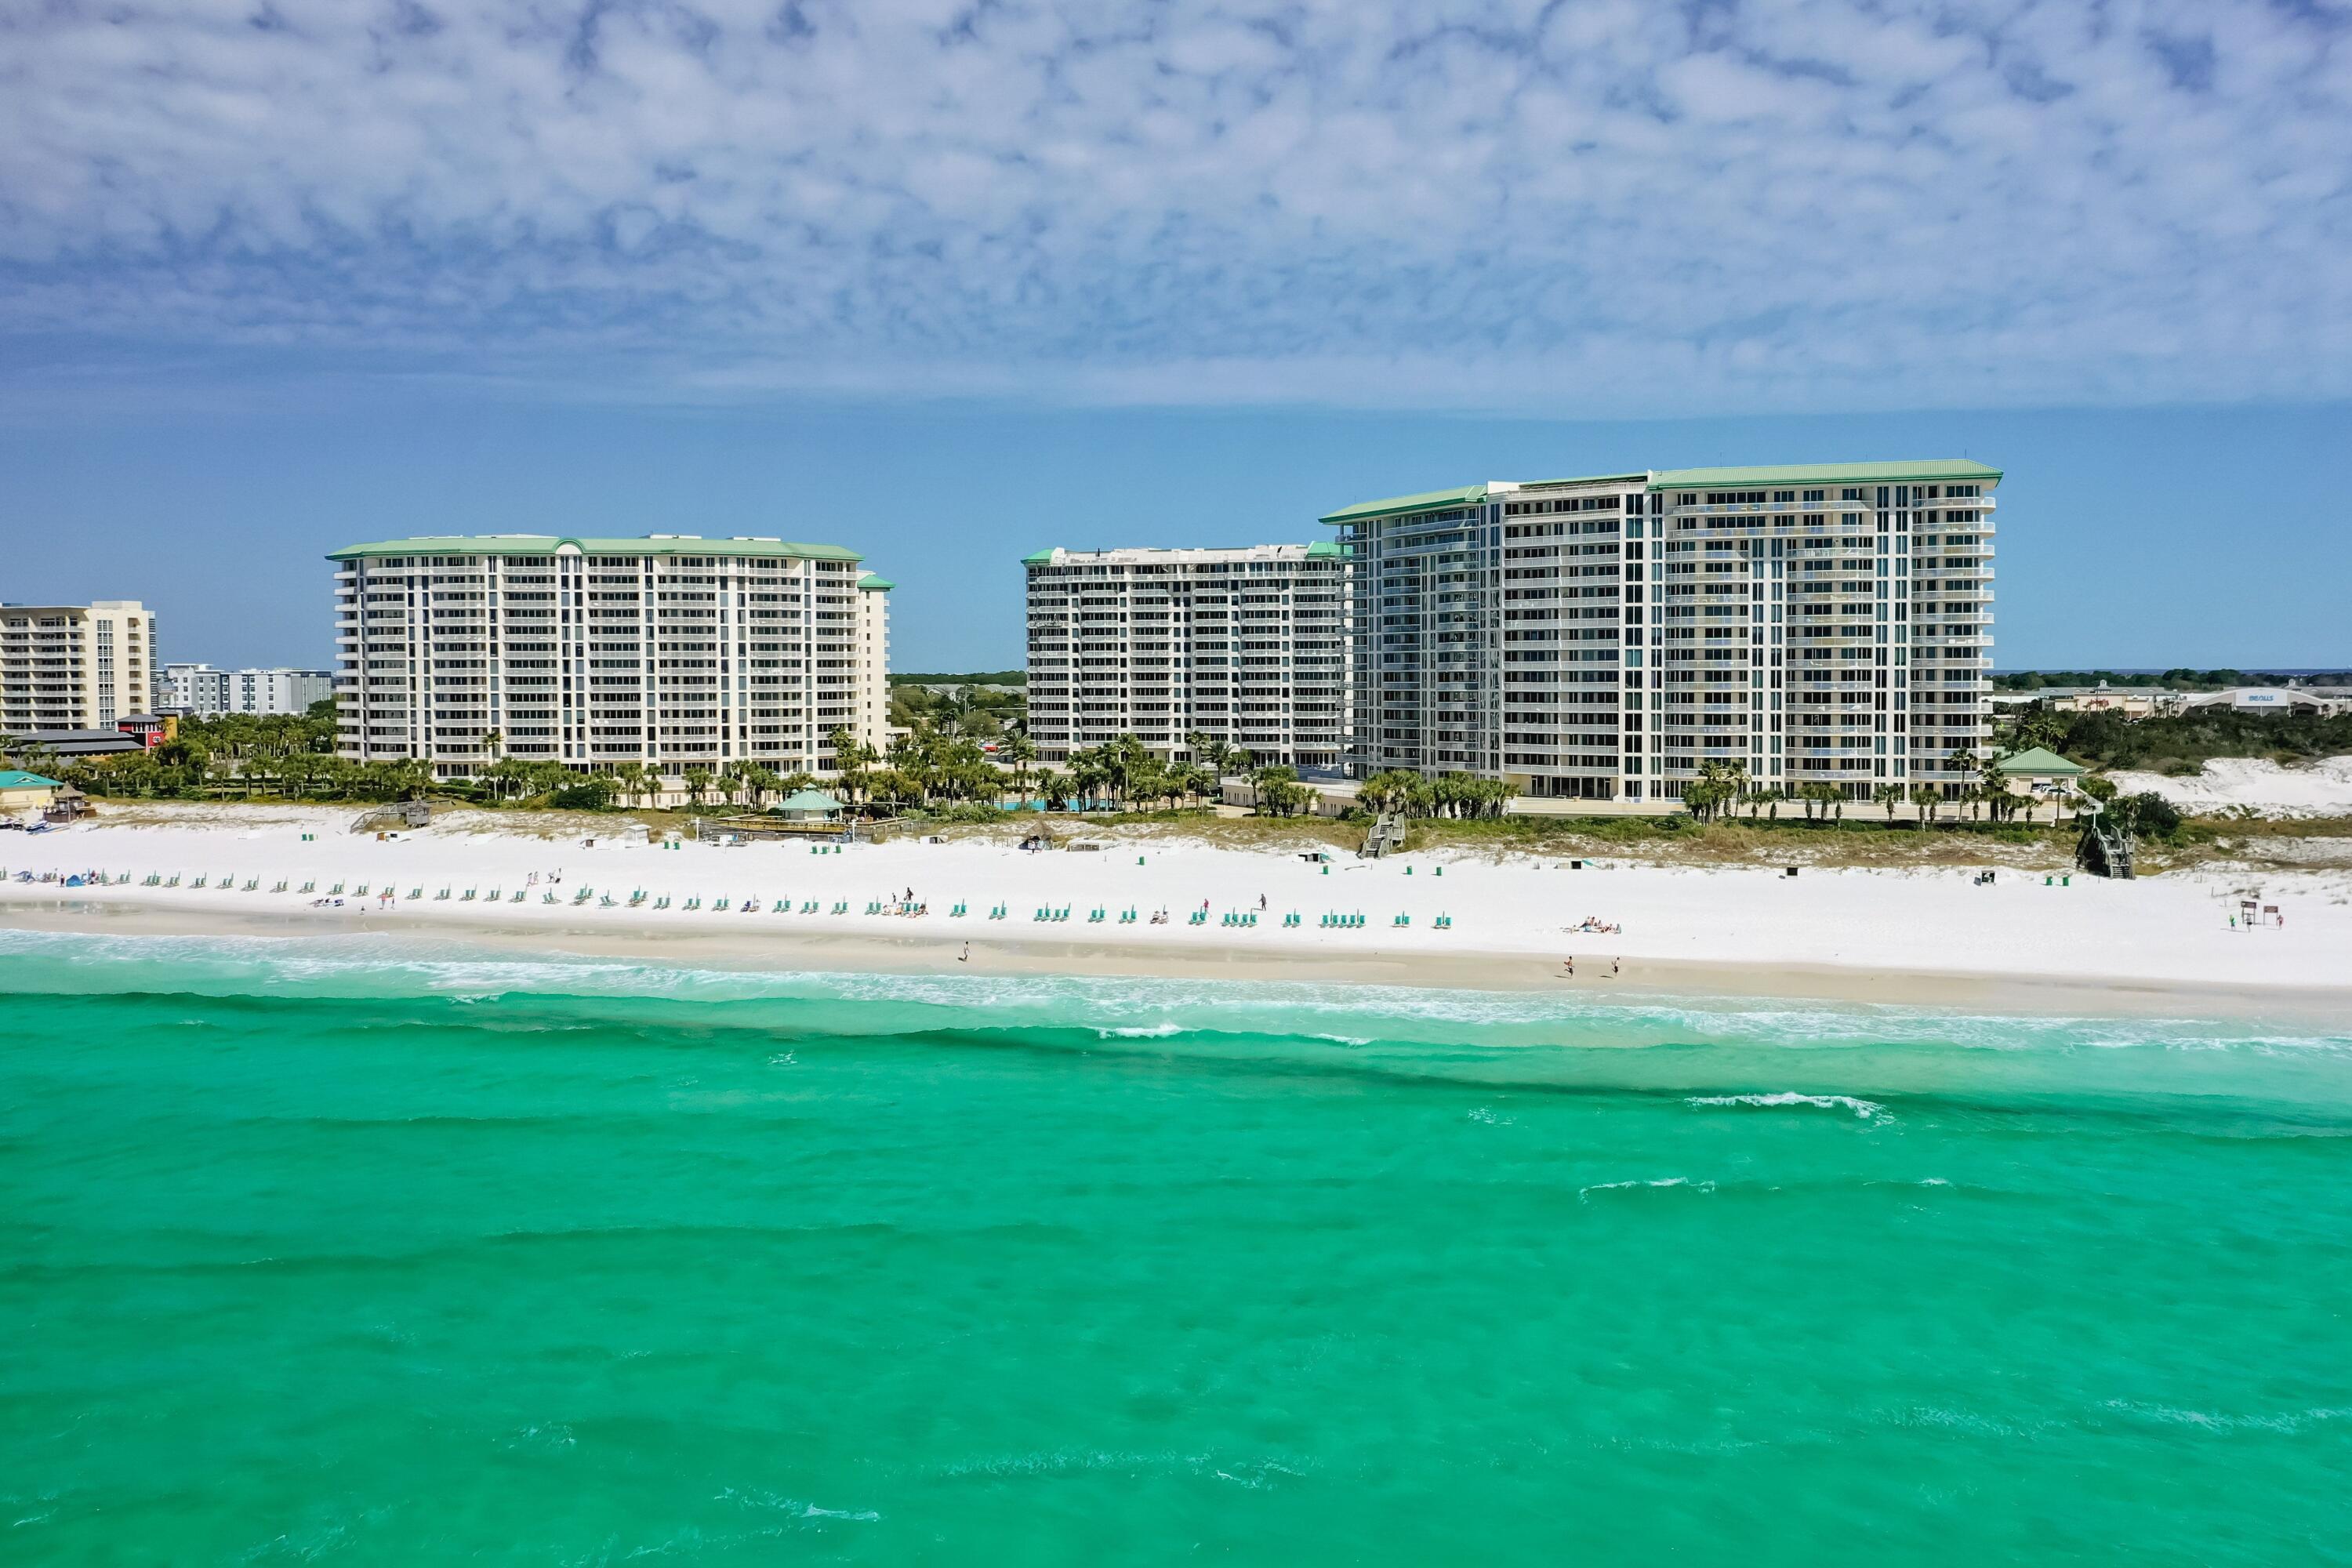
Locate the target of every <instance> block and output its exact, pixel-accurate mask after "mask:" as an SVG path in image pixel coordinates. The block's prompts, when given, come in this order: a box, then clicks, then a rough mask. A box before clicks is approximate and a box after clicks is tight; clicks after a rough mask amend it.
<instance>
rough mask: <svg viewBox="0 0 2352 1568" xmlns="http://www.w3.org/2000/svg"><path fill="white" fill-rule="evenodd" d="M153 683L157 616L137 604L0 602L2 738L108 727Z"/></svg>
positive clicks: (138, 707)
mask: <svg viewBox="0 0 2352 1568" xmlns="http://www.w3.org/2000/svg"><path fill="white" fill-rule="evenodd" d="M154 685H155V616H154V614H153V612H152V611H150V610H149V609H148V608H147V607H146V606H145V605H142V604H140V603H139V602H138V601H137V600H135V599H100V600H98V601H96V602H95V603H93V604H88V605H0V734H10V735H22V734H26V733H30V732H34V731H67V730H97V729H111V728H112V727H113V725H114V721H116V720H118V719H127V718H129V717H130V716H131V715H132V714H134V713H143V712H145V711H146V710H147V707H148V704H149V703H150V702H151V701H152V700H153V696H154V691H153V689H154Z"/></svg>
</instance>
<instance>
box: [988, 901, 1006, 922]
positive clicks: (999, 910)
mask: <svg viewBox="0 0 2352 1568" xmlns="http://www.w3.org/2000/svg"><path fill="white" fill-rule="evenodd" d="M988 918H989V919H990V920H992V921H1001V920H1003V918H1004V906H1003V904H999V905H997V906H996V907H995V908H994V909H992V910H989V911H988Z"/></svg>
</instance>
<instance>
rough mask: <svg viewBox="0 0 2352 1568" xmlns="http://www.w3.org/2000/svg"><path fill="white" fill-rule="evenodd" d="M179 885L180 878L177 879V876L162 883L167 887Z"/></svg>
mask: <svg viewBox="0 0 2352 1568" xmlns="http://www.w3.org/2000/svg"><path fill="white" fill-rule="evenodd" d="M179 885H180V879H179V878H178V877H177V876H174V877H173V879H171V880H170V881H168V882H166V883H164V884H163V886H165V887H167V888H176V887H178V886H179Z"/></svg>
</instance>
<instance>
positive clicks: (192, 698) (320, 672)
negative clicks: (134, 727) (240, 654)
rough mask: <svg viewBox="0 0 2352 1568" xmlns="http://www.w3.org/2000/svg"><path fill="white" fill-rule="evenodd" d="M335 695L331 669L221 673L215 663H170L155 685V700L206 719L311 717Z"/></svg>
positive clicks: (226, 671)
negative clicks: (236, 715) (239, 715)
mask: <svg viewBox="0 0 2352 1568" xmlns="http://www.w3.org/2000/svg"><path fill="white" fill-rule="evenodd" d="M334 694H335V675H334V671H332V670H328V669H285V668H278V669H215V668H213V667H212V666H211V665H209V664H167V665H165V666H164V667H163V679H160V680H158V681H157V682H156V683H155V702H156V705H157V706H158V707H163V708H170V709H173V710H177V711H179V712H182V713H187V714H192V715H194V716H195V717H197V718H200V719H209V718H211V717H213V716H214V715H215V714H218V713H306V712H308V711H310V704H312V703H313V702H323V701H325V700H327V699H328V698H331V697H332V696H333V695H334Z"/></svg>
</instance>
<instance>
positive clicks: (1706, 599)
mask: <svg viewBox="0 0 2352 1568" xmlns="http://www.w3.org/2000/svg"><path fill="white" fill-rule="evenodd" d="M2000 477H2001V476H2000V470H1999V469H1997V468H1986V467H1985V466H1983V465H1982V464H1980V463H1971V462H1963V461H1950V460H1940V461H1922V462H1887V463H1826V464H1814V465H1805V464H1793V465H1788V466H1784V467H1775V468H1683V469H1669V470H1666V471H1664V472H1649V471H1645V472H1640V473H1623V474H1608V475H1601V476H1597V477H1593V478H1589V479H1546V480H1537V481H1530V482H1527V483H1502V482H1495V483H1488V484H1483V485H1472V486H1469V487H1467V488H1465V489H1454V490H1441V491H1437V492H1434V493H1432V494H1428V495H1417V496H1400V497H1396V498H1394V499H1392V500H1379V501H1368V502H1365V503H1364V504H1362V505H1360V506H1351V507H1348V508H1345V509H1343V510H1339V511H1335V512H1332V513H1330V514H1329V515H1328V516H1326V517H1325V518H1324V519H1323V521H1325V522H1326V523H1329V524H1333V525H1335V526H1336V527H1337V528H1338V530H1339V541H1340V542H1341V545H1342V548H1344V549H1346V550H1347V551H1348V552H1349V554H1350V557H1351V564H1352V566H1353V580H1354V601H1355V628H1356V637H1355V644H1354V659H1355V671H1354V688H1355V713H1354V731H1355V736H1354V746H1353V748H1352V749H1351V751H1350V752H1349V763H1350V765H1351V767H1352V768H1353V769H1354V770H1355V771H1357V772H1359V773H1373V772H1377V771H1379V770H1381V769H1384V768H1407V769H1413V770H1416V771H1420V772H1424V773H1439V772H1444V771H1449V770H1458V771H1462V772H1466V773H1482V774H1486V775H1489V776H1496V777H1505V778H1509V779H1511V780H1513V781H1514V782H1516V783H1517V784H1518V785H1519V786H1520V789H1521V791H1522V793H1524V794H1526V795H1532V796H1538V797H1541V796H1553V797H1560V796H1569V797H1577V798H1583V799H1597V800H1645V799H1646V800H1653V801H1654V800H1661V799H1677V798H1679V797H1680V796H1681V795H1682V792H1683V788H1684V785H1685V784H1687V783H1688V782H1689V781H1690V779H1691V778H1692V777H1693V776H1694V775H1695V774H1696V772H1697V771H1698V769H1699V767H1700V766H1701V764H1703V763H1710V762H1713V763H1738V764H1739V765H1740V766H1741V767H1742V768H1743V769H1745V771H1746V773H1747V774H1748V778H1749V779H1750V780H1752V781H1754V783H1755V784H1757V785H1758V786H1759V787H1778V788H1780V789H1781V790H1783V791H1787V790H1791V789H1794V788H1795V787H1797V786H1799V785H1801V784H1836V785H1840V786H1843V790H1844V793H1846V794H1847V795H1856V796H1860V795H1868V794H1870V793H1871V791H1872V790H1873V789H1874V787H1875V786H1877V785H1880V784H1895V785H1901V786H1904V787H1905V788H1906V789H1908V788H1910V787H1912V786H1914V785H1916V784H1937V785H1939V786H1941V788H1942V793H1944V794H1945V795H1951V794H1954V793H1957V791H1958V789H1959V788H1960V786H1961V785H1962V784H1963V783H1964V782H1966V774H1967V772H1968V771H1969V769H1970V768H1971V767H1972V766H1973V764H1972V763H1964V762H1962V761H1959V760H1956V758H1955V755H1954V753H1955V752H1962V753H1969V754H1971V755H1972V754H1974V753H1976V752H1979V751H1980V750H1981V748H1982V747H1983V746H1984V744H1985V742H1986V738H1987V719H1986V707H1987V698H1986V693H1987V690H1988V675H1989V670H1990V665H1991V662H1992V661H1991V657H1990V655H1991V650H1992V583H1991V579H1992V533H1993V525H1992V510H1993V499H1992V491H1993V487H1994V486H1995V485H1997V484H1999V483H2000Z"/></svg>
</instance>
